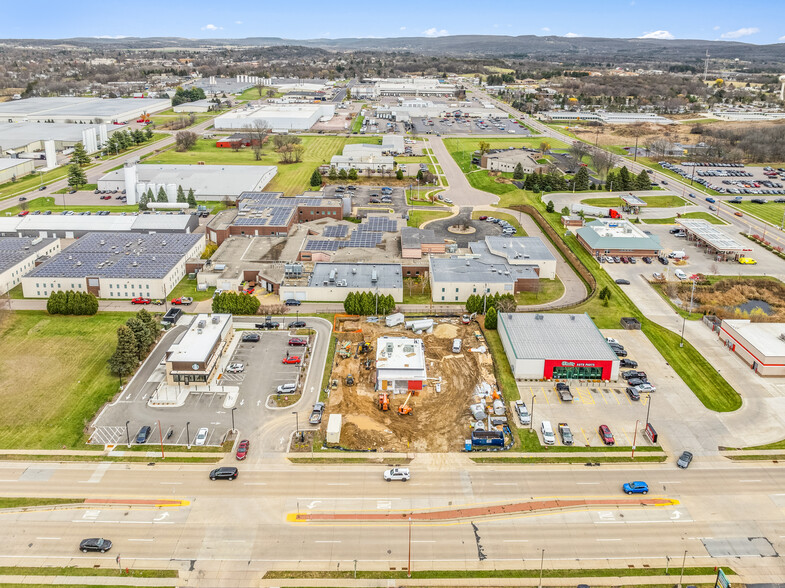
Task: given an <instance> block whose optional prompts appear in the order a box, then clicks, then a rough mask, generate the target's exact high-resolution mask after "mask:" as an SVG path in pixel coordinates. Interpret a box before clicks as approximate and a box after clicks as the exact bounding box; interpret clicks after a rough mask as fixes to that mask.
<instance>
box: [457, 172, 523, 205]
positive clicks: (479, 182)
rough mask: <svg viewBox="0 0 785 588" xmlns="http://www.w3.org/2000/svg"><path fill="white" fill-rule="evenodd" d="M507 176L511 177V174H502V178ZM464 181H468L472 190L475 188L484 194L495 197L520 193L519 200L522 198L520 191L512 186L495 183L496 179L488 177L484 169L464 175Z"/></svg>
mask: <svg viewBox="0 0 785 588" xmlns="http://www.w3.org/2000/svg"><path fill="white" fill-rule="evenodd" d="M508 176H509V177H512V174H502V177H508ZM466 179H467V180H469V184H470V185H471V187H472V188H477V189H478V190H483V191H484V192H490V193H491V194H496V195H497V196H502V195H505V194H515V193H520V195H521V198H522V197H523V192H522V191H521V190H520V189H518V188H517V187H515V186H513V185H512V184H504V183H500V182H497V181H496V178H495V177H492V176H490V175H488V171H487V170H484V169H482V170H478V171H473V172H471V173H468V174H466ZM521 202H522V201H521Z"/></svg>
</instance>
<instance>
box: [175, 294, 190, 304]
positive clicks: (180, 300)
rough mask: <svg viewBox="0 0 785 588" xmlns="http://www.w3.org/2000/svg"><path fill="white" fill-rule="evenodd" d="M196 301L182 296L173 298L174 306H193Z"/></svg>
mask: <svg viewBox="0 0 785 588" xmlns="http://www.w3.org/2000/svg"><path fill="white" fill-rule="evenodd" d="M193 301H194V299H193V298H191V297H190V296H182V297H180V298H172V304H176V305H180V304H185V305H188V304H191V303H192V302H193Z"/></svg>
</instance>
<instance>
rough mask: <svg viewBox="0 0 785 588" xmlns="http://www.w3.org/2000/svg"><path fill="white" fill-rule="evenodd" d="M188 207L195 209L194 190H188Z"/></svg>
mask: <svg viewBox="0 0 785 588" xmlns="http://www.w3.org/2000/svg"><path fill="white" fill-rule="evenodd" d="M188 206H190V207H191V208H196V206H197V204H196V196H194V189H193V188H188Z"/></svg>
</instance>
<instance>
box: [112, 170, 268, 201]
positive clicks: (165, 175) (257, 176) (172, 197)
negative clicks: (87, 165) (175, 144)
mask: <svg viewBox="0 0 785 588" xmlns="http://www.w3.org/2000/svg"><path fill="white" fill-rule="evenodd" d="M277 173H278V168H277V167H276V166H274V165H165V164H141V165H140V164H138V163H137V162H135V161H132V162H129V163H127V164H126V165H125V166H124V167H123V168H122V169H118V170H114V171H111V172H109V173H108V174H106V175H105V176H103V177H102V178H100V179H99V180H98V189H99V190H125V195H126V198H127V202H128V204H136V203H137V202H138V201H139V198H140V197H141V195H142V194H143V193H146V192H147V191H148V190H152V191H153V195H154V196H156V197H157V196H158V190H159V189H160V188H163V189H164V191H165V192H166V196H167V198H168V201H169V202H176V201H177V187H178V186H182V188H183V190H184V191H185V193H186V194H188V190H190V189H193V191H194V196H195V197H196V199H197V200H214V201H221V200H224V199H226V198H230V199H232V200H236V199H237V197H238V196H239V195H240V194H241V193H243V192H261V191H263V190H264V187H265V186H267V184H269V183H270V181H271V180H272V179H273V178H274V177H275V174H277Z"/></svg>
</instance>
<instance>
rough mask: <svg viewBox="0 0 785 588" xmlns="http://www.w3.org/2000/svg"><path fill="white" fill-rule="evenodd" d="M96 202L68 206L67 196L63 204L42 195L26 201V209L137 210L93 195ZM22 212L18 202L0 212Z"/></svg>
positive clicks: (33, 210) (55, 210)
mask: <svg viewBox="0 0 785 588" xmlns="http://www.w3.org/2000/svg"><path fill="white" fill-rule="evenodd" d="M95 201H96V204H95V206H92V205H91V206H87V205H82V206H70V205H69V204H68V196H66V197H65V206H63V205H61V204H55V199H54V198H52V197H51V196H44V197H42V198H36V199H35V200H30V201H28V202H27V210H29V211H30V212H31V213H33V212H35V211H36V210H40V211H41V212H44V211H46V210H51V211H52V214H60V213H61V212H62V211H64V210H73V211H74V212H87V211H90V212H98V211H99V210H109V211H111V212H134V211H137V210H139V207H138V206H131V205H122V206H117V205H114V204H103V202H109V201H108V200H99V199H98V196H96V197H95ZM20 212H22V207H21V206H19V205H18V204H17V205H16V206H13V207H11V208H7V209H6V210H4V211H3V212H2V214H3V215H4V216H12V215H15V214H19V213H20Z"/></svg>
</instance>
